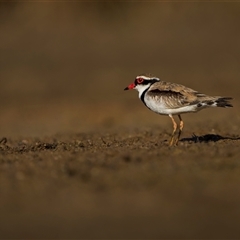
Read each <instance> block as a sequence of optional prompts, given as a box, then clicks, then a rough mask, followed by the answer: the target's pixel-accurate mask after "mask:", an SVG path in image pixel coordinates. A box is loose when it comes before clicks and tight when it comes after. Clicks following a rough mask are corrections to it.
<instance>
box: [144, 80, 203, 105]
mask: <svg viewBox="0 0 240 240" xmlns="http://www.w3.org/2000/svg"><path fill="white" fill-rule="evenodd" d="M147 95H148V96H149V97H154V98H155V99H156V100H159V101H164V103H165V105H166V106H167V107H169V108H179V107H184V106H188V105H193V104H197V103H198V102H199V100H198V96H199V95H204V94H200V93H198V92H197V91H195V90H193V89H191V88H187V87H185V86H183V85H180V84H175V83H169V82H164V81H160V82H157V83H155V84H153V85H152V86H151V87H150V88H149V90H148V93H147Z"/></svg>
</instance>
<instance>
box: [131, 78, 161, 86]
mask: <svg viewBox="0 0 240 240" xmlns="http://www.w3.org/2000/svg"><path fill="white" fill-rule="evenodd" d="M138 80H139V79H135V82H134V83H135V85H140V84H141V85H147V84H149V83H150V84H153V83H155V82H158V80H156V79H150V80H146V79H143V81H142V82H141V83H138Z"/></svg>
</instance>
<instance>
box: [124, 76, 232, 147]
mask: <svg viewBox="0 0 240 240" xmlns="http://www.w3.org/2000/svg"><path fill="white" fill-rule="evenodd" d="M129 89H136V90H137V91H138V92H139V98H140V99H141V100H142V102H143V103H144V104H145V105H146V107H148V108H149V109H150V110H152V111H153V112H155V113H158V114H161V115H168V116H169V117H170V118H171V120H172V123H173V132H172V135H171V138H170V141H169V146H172V145H177V144H178V140H179V138H180V136H181V133H182V130H183V120H182V118H181V115H180V114H182V113H190V112H198V111H200V110H202V109H204V108H208V107H224V108H227V107H232V104H231V103H229V100H231V99H232V98H231V97H220V96H213V97H212V96H208V95H205V94H203V93H199V92H197V91H195V90H193V89H191V88H188V87H185V86H183V85H180V84H176V83H170V82H164V81H161V80H160V79H159V78H157V77H147V76H145V75H141V76H137V77H136V79H135V81H134V83H132V84H130V85H129V86H128V87H126V88H125V89H124V90H129ZM173 115H178V118H179V120H180V124H179V132H178V136H177V137H176V140H174V137H175V134H176V130H177V123H176V122H175V120H174V118H173Z"/></svg>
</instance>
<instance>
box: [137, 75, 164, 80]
mask: <svg viewBox="0 0 240 240" xmlns="http://www.w3.org/2000/svg"><path fill="white" fill-rule="evenodd" d="M137 78H143V79H145V80H153V79H155V80H158V81H160V79H159V78H157V77H147V76H144V75H140V76H137V77H136V79H137Z"/></svg>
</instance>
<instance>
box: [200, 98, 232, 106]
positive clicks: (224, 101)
mask: <svg viewBox="0 0 240 240" xmlns="http://www.w3.org/2000/svg"><path fill="white" fill-rule="evenodd" d="M230 100H232V98H231V97H206V99H202V101H201V102H202V103H203V104H204V105H205V106H209V107H223V108H228V107H233V105H232V104H231V103H230V102H229V101H230Z"/></svg>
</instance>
